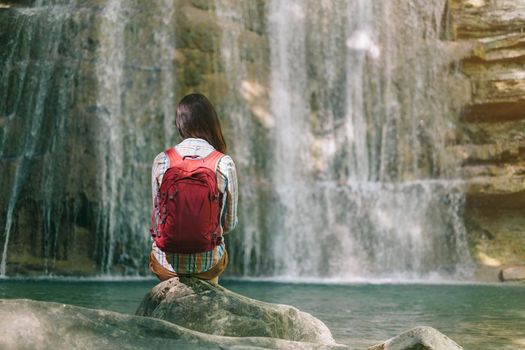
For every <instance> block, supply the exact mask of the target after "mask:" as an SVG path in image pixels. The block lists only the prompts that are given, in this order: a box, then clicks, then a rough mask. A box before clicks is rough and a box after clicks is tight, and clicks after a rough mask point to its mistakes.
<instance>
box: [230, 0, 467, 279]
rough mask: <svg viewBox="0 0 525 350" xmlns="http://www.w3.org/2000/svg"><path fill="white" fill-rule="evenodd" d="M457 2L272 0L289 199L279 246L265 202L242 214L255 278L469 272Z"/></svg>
mask: <svg viewBox="0 0 525 350" xmlns="http://www.w3.org/2000/svg"><path fill="white" fill-rule="evenodd" d="M444 10H445V1H440V2H437V3H434V4H431V5H430V4H428V3H425V2H423V1H415V2H414V1H413V2H410V4H409V3H403V2H400V1H397V2H395V3H391V2H379V1H360V0H356V1H321V2H316V1H307V0H302V1H301V0H295V1H287V2H282V1H277V0H276V1H270V3H269V4H268V6H267V19H266V21H267V36H268V39H267V40H268V43H269V51H270V77H269V79H268V80H269V81H268V85H269V87H268V91H269V99H270V107H269V110H270V114H271V115H272V120H273V121H275V123H274V124H273V125H270V126H269V127H268V128H267V129H268V132H269V133H271V141H272V147H271V148H270V152H271V156H270V157H271V159H272V160H273V167H272V169H271V171H270V173H271V175H270V178H271V185H272V186H273V190H274V191H275V196H276V199H275V202H274V203H273V205H274V206H275V207H277V209H275V211H274V212H273V213H274V216H273V217H271V218H269V219H268V220H267V221H266V222H267V223H266V225H267V227H266V228H267V229H268V227H269V231H270V232H269V233H268V234H269V235H271V237H270V238H268V239H267V241H268V240H269V241H270V243H268V242H264V240H261V239H260V236H259V235H260V233H256V232H258V231H260V230H261V226H260V221H259V220H258V221H255V222H254V221H253V212H250V213H249V214H247V215H246V216H243V219H244V221H245V223H244V225H245V226H244V227H243V229H244V232H243V233H244V236H243V237H242V238H241V240H242V241H243V242H246V244H248V245H253V244H254V243H253V242H259V246H258V247H248V248H250V249H245V253H244V254H245V255H244V256H243V260H242V263H243V268H242V269H241V270H242V271H244V273H245V274H247V275H252V274H259V275H267V276H268V275H269V276H283V277H309V278H312V277H313V278H315V277H325V278H342V279H355V278H370V277H392V276H398V277H404V278H420V277H425V276H432V275H435V274H438V275H444V276H451V275H462V274H464V273H468V267H469V266H470V264H471V260H470V256H469V252H468V247H467V241H466V233H465V228H464V226H463V223H462V208H463V202H464V195H463V194H462V181H461V180H460V179H459V177H458V176H459V174H458V173H457V171H456V169H458V162H457V159H455V158H454V156H453V155H450V154H449V153H450V152H449V151H448V150H447V147H446V145H447V140H448V139H450V135H451V134H453V131H454V115H455V113H457V108H458V105H457V103H456V101H455V100H454V98H451V97H450V96H449V93H448V91H449V90H448V88H449V86H450V84H453V83H454V80H453V79H451V78H450V75H452V74H451V73H447V69H448V65H449V64H450V62H451V61H452V60H453V58H452V57H450V56H449V55H448V53H447V52H446V50H443V47H444V45H445V44H444V43H442V42H441V40H440V36H441V34H442V33H440V31H441V30H442V28H441V27H440V24H441V22H442V21H441V18H442V16H443V11H444ZM231 42H236V40H229V41H226V42H224V41H223V43H222V44H223V45H230V46H231V45H232V44H231ZM229 43H230V44H229ZM223 50H228V49H227V48H226V49H225V48H223ZM440 50H441V51H440ZM232 52H235V50H233V51H232ZM230 56H231V55H230ZM231 59H232V58H231V57H230V60H231ZM241 64H242V60H241ZM236 66H239V64H238V63H236ZM227 73H228V72H227ZM229 74H230V76H229V77H230V78H231V79H234V76H236V75H238V74H239V70H236V71H234V72H233V73H229ZM449 74H450V75H449ZM226 114H228V113H227V112H226ZM436 130H439V133H437V132H435V131H436ZM239 131H240V130H239ZM242 134H243V135H244V133H242ZM246 141H247V142H250V140H246ZM241 188H242V184H241ZM243 191H250V189H248V190H246V189H245V188H243ZM243 198H246V199H247V200H248V201H250V200H252V198H253V197H252V196H250V195H245V196H243ZM255 200H258V199H257V198H255ZM244 205H248V206H251V203H248V204H246V203H244ZM254 252H255V254H256V255H268V256H269V257H270V260H271V262H270V263H269V264H268V262H267V260H268V259H263V258H262V257H260V256H257V257H256V258H253V256H251V255H253V254H254Z"/></svg>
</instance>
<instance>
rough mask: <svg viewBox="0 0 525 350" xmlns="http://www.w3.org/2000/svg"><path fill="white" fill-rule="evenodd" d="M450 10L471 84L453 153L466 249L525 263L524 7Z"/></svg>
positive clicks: (489, 261) (475, 2)
mask: <svg viewBox="0 0 525 350" xmlns="http://www.w3.org/2000/svg"><path fill="white" fill-rule="evenodd" d="M449 11H450V23H451V29H452V33H453V38H454V40H456V41H457V42H458V43H460V45H461V46H463V47H465V48H467V52H468V53H467V54H466V55H465V57H464V58H463V60H462V62H461V70H462V71H463V73H464V74H465V75H467V76H468V77H469V79H470V81H471V84H470V85H471V100H470V102H469V104H468V105H466V106H465V107H464V109H463V112H462V115H461V120H460V125H459V129H460V135H459V137H458V142H459V145H458V146H457V148H456V151H457V152H458V153H459V154H460V156H461V157H462V159H463V167H462V168H463V176H464V177H465V178H466V179H467V181H468V185H467V189H466V193H467V202H466V211H465V220H466V223H467V228H468V230H469V236H470V239H471V249H472V252H473V255H474V256H475V257H476V258H477V260H478V261H479V262H480V263H481V264H482V265H485V266H487V267H492V268H499V267H501V266H505V265H513V264H524V263H525V229H524V228H525V215H524V214H525V33H524V32H523V28H524V26H525V3H524V2H523V1H508V0H502V1H493V0H451V1H449ZM491 276H493V277H495V274H494V272H493V273H491Z"/></svg>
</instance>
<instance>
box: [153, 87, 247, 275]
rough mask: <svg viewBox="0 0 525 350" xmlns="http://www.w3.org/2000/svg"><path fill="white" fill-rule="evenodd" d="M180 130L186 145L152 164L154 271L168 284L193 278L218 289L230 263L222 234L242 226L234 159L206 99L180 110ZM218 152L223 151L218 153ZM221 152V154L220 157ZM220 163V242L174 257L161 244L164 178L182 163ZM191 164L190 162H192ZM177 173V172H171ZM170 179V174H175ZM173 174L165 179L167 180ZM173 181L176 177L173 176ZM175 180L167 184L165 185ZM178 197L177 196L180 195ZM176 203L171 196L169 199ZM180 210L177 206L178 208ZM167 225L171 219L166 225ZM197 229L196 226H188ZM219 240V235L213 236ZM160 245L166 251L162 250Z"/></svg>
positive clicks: (189, 99) (188, 101) (195, 98)
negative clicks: (161, 200)
mask: <svg viewBox="0 0 525 350" xmlns="http://www.w3.org/2000/svg"><path fill="white" fill-rule="evenodd" d="M175 123H176V126H177V130H178V131H179V134H180V136H181V137H182V139H183V141H182V142H181V143H179V144H178V145H176V146H175V147H174V150H170V149H168V150H167V151H166V152H161V153H159V154H158V155H157V156H156V157H155V160H154V161H153V168H152V192H153V206H154V208H153V215H152V230H151V231H152V235H153V238H154V242H153V245H152V250H151V255H150V269H151V270H152V271H153V273H155V274H156V275H157V277H158V278H159V279H160V280H161V281H163V280H166V279H169V278H172V277H175V276H178V275H182V276H193V277H197V278H200V279H204V280H208V281H210V283H212V284H214V285H217V284H218V280H219V275H220V274H221V273H222V272H223V271H224V269H225V267H226V265H227V264H228V253H227V252H226V249H225V245H224V240H222V234H223V233H227V232H229V231H231V230H233V229H234V228H235V226H236V224H237V175H236V170H235V164H234V162H233V160H232V158H231V157H230V156H228V155H225V153H226V143H225V141H224V137H223V135H222V131H221V126H220V122H219V119H218V117H217V113H216V112H215V109H214V108H213V105H212V104H211V102H210V101H209V100H208V99H207V98H206V97H205V96H203V95H201V94H190V95H187V96H185V97H184V98H183V99H182V100H181V101H180V102H179V105H178V107H177V115H176V120H175ZM216 151H218V152H216ZM219 152H220V153H219ZM210 158H214V159H216V160H215V162H216V163H214V164H216V165H215V167H216V168H215V174H214V175H215V181H214V183H216V187H217V190H218V193H220V195H219V196H217V201H218V212H219V218H218V220H217V223H218V227H217V231H218V234H219V238H221V239H220V240H219V241H218V242H217V243H216V245H214V246H213V247H212V246H210V248H209V249H207V250H205V251H198V252H191V253H188V252H182V253H181V252H173V251H177V249H166V248H165V247H164V249H161V247H163V244H162V241H159V237H160V234H159V233H158V232H157V230H156V228H157V227H159V226H157V225H158V224H159V221H162V212H164V211H166V209H164V210H161V208H160V207H159V205H158V203H159V198H160V197H161V196H159V190H160V189H161V185H162V180H163V177H164V174H165V173H166V172H167V170H168V169H170V168H172V167H173V166H174V165H175V164H170V163H176V162H178V163H177V164H179V163H180V164H183V163H185V164H188V163H191V162H192V161H197V162H198V161H199V160H202V162H203V164H204V161H205V160H206V159H210ZM188 159H189V160H188ZM171 172H173V171H171ZM170 175H171V173H170ZM168 177H169V175H166V179H168ZM172 177H173V176H172ZM168 181H171V177H170V180H166V182H168ZM175 193H176V192H175ZM170 198H171V196H170ZM174 205H175V206H176V204H174ZM164 221H166V220H164ZM187 224H192V223H187ZM214 235H215V234H214ZM159 246H161V247H159Z"/></svg>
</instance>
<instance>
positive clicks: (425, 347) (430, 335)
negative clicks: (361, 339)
mask: <svg viewBox="0 0 525 350" xmlns="http://www.w3.org/2000/svg"><path fill="white" fill-rule="evenodd" d="M460 349H463V348H462V347H461V346H459V345H458V344H456V343H455V342H454V341H453V340H451V339H450V338H449V337H447V336H446V335H444V334H442V333H440V332H439V331H437V330H436V329H434V328H432V327H415V328H412V329H410V330H408V331H406V332H403V333H401V334H400V335H398V336H395V337H394V338H390V339H388V340H387V341H385V342H384V343H381V344H378V345H375V346H372V347H371V348H368V350H460Z"/></svg>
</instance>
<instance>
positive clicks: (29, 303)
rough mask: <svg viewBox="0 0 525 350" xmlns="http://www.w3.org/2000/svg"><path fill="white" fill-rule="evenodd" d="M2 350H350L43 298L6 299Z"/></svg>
mask: <svg viewBox="0 0 525 350" xmlns="http://www.w3.org/2000/svg"><path fill="white" fill-rule="evenodd" d="M0 349H32V350H33V349H36V350H38V349H68V350H69V349H101V350H106V349H108V350H109V349H111V350H112V349H118V350H125V349H148V350H149V349H170V350H171V349H252V350H253V349H297V350H299V349H301V350H303V349H304V350H306V349H327V350H328V349H346V347H343V346H339V345H326V344H324V345H323V344H311V343H300V342H293V341H287V340H282V339H272V338H256V337H248V338H234V337H221V336H216V335H210V334H204V333H199V332H195V331H192V330H189V329H186V328H183V327H180V326H177V325H175V324H173V323H170V322H166V321H163V320H159V319H154V318H149V317H140V316H133V315H127V314H121V313H118V312H112V311H105V310H95V309H87V308H83V307H78V306H73V305H67V304H59V303H51V302H41V301H34V300H27V299H11V300H8V299H0Z"/></svg>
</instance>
